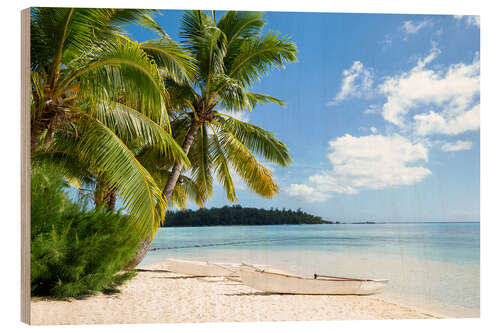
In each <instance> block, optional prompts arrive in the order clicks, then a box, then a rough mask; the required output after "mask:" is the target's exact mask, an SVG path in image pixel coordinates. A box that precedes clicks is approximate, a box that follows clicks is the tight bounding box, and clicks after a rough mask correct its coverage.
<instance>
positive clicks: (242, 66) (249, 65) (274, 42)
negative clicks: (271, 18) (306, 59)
mask: <svg viewBox="0 0 500 333" xmlns="http://www.w3.org/2000/svg"><path fill="white" fill-rule="evenodd" d="M296 52H297V47H296V45H295V43H293V42H290V38H289V37H280V36H279V34H278V33H277V32H274V31H269V32H267V34H266V35H265V36H264V37H262V38H261V39H257V38H251V39H246V40H245V41H243V42H242V43H241V46H240V49H239V54H238V56H237V57H235V58H234V60H233V61H231V62H229V63H226V67H227V73H228V75H229V76H230V77H232V78H235V79H237V80H240V81H241V82H242V83H243V84H244V85H245V86H250V85H252V84H253V83H254V82H256V81H257V80H258V79H259V78H260V77H261V76H262V75H264V74H267V73H268V72H269V71H271V70H272V69H274V68H284V66H285V64H286V63H287V62H293V61H297V57H296V55H295V53H296Z"/></svg>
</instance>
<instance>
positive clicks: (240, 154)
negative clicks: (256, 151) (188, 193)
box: [218, 131, 278, 198]
mask: <svg viewBox="0 0 500 333" xmlns="http://www.w3.org/2000/svg"><path fill="white" fill-rule="evenodd" d="M218 138H219V141H220V142H221V145H222V147H223V148H224V151H226V156H227V159H228V161H229V162H230V164H231V166H232V168H234V170H235V171H236V173H237V174H238V175H239V176H240V177H241V179H243V181H244V182H245V183H246V184H247V186H248V188H249V189H250V190H251V191H253V192H255V193H257V194H259V195H261V196H263V197H266V198H272V197H273V196H274V195H276V194H277V193H278V184H276V183H275V182H274V180H273V175H272V172H271V171H270V170H269V169H267V168H266V167H264V166H263V165H262V164H261V163H260V162H259V161H258V160H257V159H256V158H255V156H253V154H252V152H251V151H250V150H249V149H248V148H247V147H245V145H244V144H243V143H242V142H241V141H240V140H238V138H236V137H235V136H234V135H233V134H232V133H231V132H229V131H219V133H218Z"/></svg>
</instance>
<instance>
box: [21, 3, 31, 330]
mask: <svg viewBox="0 0 500 333" xmlns="http://www.w3.org/2000/svg"><path fill="white" fill-rule="evenodd" d="M30 39H31V34H30V8H27V9H24V10H22V11H21V321H22V322H24V323H26V324H30V323H31V306H30V305H31V290H30V289H31V288H30V252H31V251H30V247H31V246H30V239H31V237H30V234H31V226H30V220H31V219H30V216H31V214H30V193H31V191H30V157H31V156H30V133H31V131H30V91H31V89H30Z"/></svg>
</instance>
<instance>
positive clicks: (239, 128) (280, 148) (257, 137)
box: [215, 116, 292, 166]
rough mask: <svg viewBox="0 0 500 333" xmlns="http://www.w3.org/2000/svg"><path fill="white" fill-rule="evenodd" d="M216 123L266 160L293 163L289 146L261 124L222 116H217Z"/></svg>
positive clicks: (277, 162) (284, 163)
mask: <svg viewBox="0 0 500 333" xmlns="http://www.w3.org/2000/svg"><path fill="white" fill-rule="evenodd" d="M215 123H216V124H217V125H219V126H220V129H221V130H222V131H224V132H228V133H231V135H232V136H233V137H234V138H235V139H237V140H238V141H239V142H241V143H242V144H243V145H244V146H245V147H247V148H248V149H249V150H250V151H252V152H253V153H256V154H258V155H260V156H262V157H263V158H265V159H266V160H268V161H270V162H273V163H276V164H278V165H281V166H287V165H290V164H291V163H292V159H291V157H290V155H289V154H288V147H287V146H286V145H285V144H284V143H283V142H281V141H279V140H278V139H276V138H275V136H274V134H272V133H270V132H268V131H266V130H264V129H262V128H260V127H259V126H256V125H253V124H249V123H245V122H243V121H240V120H238V119H236V118H229V119H224V118H223V117H221V116H217V117H216V122H215Z"/></svg>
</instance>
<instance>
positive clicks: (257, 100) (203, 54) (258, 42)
mask: <svg viewBox="0 0 500 333" xmlns="http://www.w3.org/2000/svg"><path fill="white" fill-rule="evenodd" d="M264 23H265V22H264V20H263V13H258V12H235V11H229V12H227V13H225V14H224V15H222V16H221V17H220V19H218V20H217V18H216V13H215V11H213V12H212V14H211V15H207V14H206V13H204V12H202V11H199V10H195V11H186V12H185V14H184V16H183V19H182V23H181V42H180V45H181V46H183V47H184V48H185V50H186V52H188V54H189V55H190V56H191V57H192V58H193V59H194V60H195V64H196V70H195V71H194V73H193V76H192V78H191V79H190V80H188V79H186V80H184V81H180V82H179V81H174V80H171V79H169V78H165V79H164V85H165V89H166V90H167V91H168V92H169V95H170V97H171V100H172V103H173V105H175V107H174V109H173V112H172V120H171V126H172V135H173V137H174V138H175V139H176V140H177V142H178V143H179V145H181V147H182V150H183V151H184V152H185V153H186V154H187V155H188V158H189V160H190V162H191V168H189V169H187V171H188V172H187V176H186V175H184V176H183V177H181V174H182V172H183V170H185V165H184V164H183V162H182V161H180V160H177V161H174V160H170V161H166V160H164V159H161V158H158V157H157V156H155V154H154V153H153V154H151V153H150V152H147V153H146V155H147V154H149V155H148V156H147V157H146V156H145V159H146V160H148V161H147V162H146V164H147V165H151V166H152V167H153V168H156V169H157V170H165V171H166V172H165V173H164V177H163V178H164V181H163V182H164V183H165V185H164V186H163V195H164V197H165V198H166V200H167V201H168V202H170V201H172V197H173V195H174V192H175V188H176V186H177V185H178V183H179V179H181V181H182V183H184V182H186V183H187V185H188V186H186V191H184V192H181V193H175V194H177V195H176V197H175V198H174V199H175V200H174V201H175V202H180V203H181V205H182V203H183V201H184V202H185V200H183V199H188V198H191V199H194V200H195V201H196V203H197V204H198V205H200V206H202V205H203V203H204V202H206V200H207V199H208V198H210V197H211V195H212V191H213V181H214V177H215V178H216V179H217V181H218V182H219V183H220V184H222V185H223V187H224V189H225V191H226V194H227V199H228V200H229V201H236V200H237V196H236V191H235V186H234V181H233V176H232V172H231V171H232V170H234V172H235V173H236V174H237V175H238V176H239V177H240V178H241V179H242V180H243V181H244V182H245V183H246V185H247V186H248V188H249V189H250V190H252V191H253V192H255V193H257V194H259V195H261V196H264V197H267V198H271V197H273V196H274V195H276V194H277V193H278V185H277V184H276V183H275V182H274V180H273V176H272V172H271V171H270V170H269V169H268V168H266V167H265V166H264V165H263V164H262V163H261V162H259V160H258V159H257V157H256V156H255V155H258V156H261V157H263V158H264V159H266V160H267V161H269V162H271V163H275V164H278V165H280V166H287V165H289V164H290V163H291V158H290V156H289V154H288V148H287V147H286V145H285V144H284V143H282V142H280V141H279V140H278V139H276V138H275V136H274V135H273V134H272V133H270V132H268V131H266V130H264V129H262V128H260V127H258V126H255V125H253V124H249V123H246V122H243V121H240V120H238V119H237V118H235V117H233V115H234V113H235V112H239V111H247V112H250V111H252V109H253V108H254V107H255V106H257V105H258V104H265V103H277V104H279V105H284V103H283V101H281V100H279V99H277V98H275V97H272V96H270V95H266V94H262V93H256V92H252V91H250V90H249V89H250V88H251V87H252V85H253V84H254V83H255V82H257V81H258V80H260V79H261V78H262V77H263V76H264V75H266V74H268V73H269V71H271V70H272V69H274V68H282V67H284V66H285V64H286V63H288V62H292V61H295V60H296V59H297V58H296V52H297V48H296V46H295V44H294V43H293V42H291V41H290V40H289V38H288V37H285V36H280V35H279V34H278V33H277V32H274V31H268V32H267V33H265V34H262V29H263V27H264ZM145 242H146V243H147V244H146V245H145V246H143V247H142V251H141V252H140V253H138V256H137V257H136V259H135V262H134V263H138V262H140V261H141V260H142V257H143V256H144V255H145V254H146V252H147V249H148V248H149V243H150V238H148V239H146V240H145Z"/></svg>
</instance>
